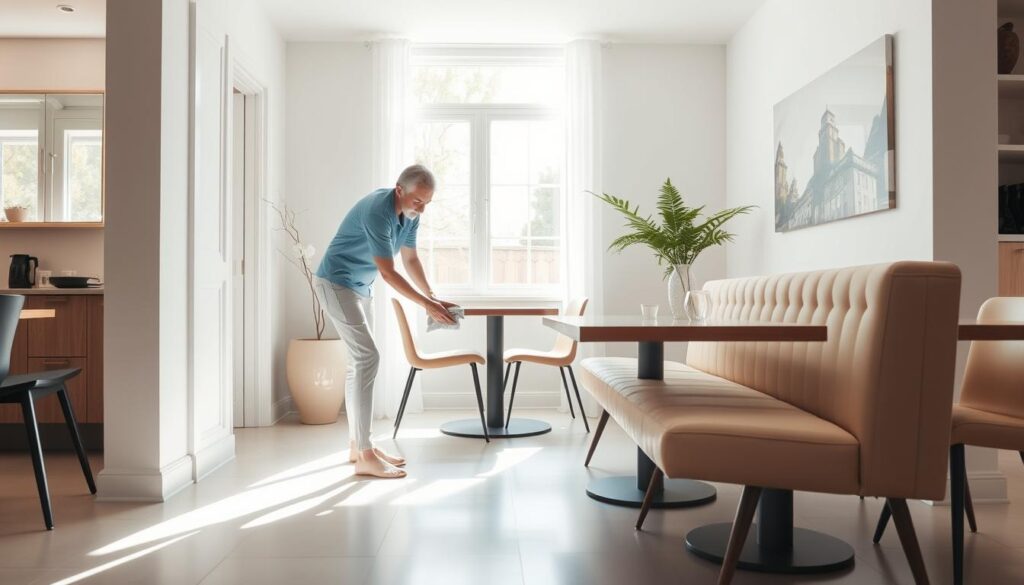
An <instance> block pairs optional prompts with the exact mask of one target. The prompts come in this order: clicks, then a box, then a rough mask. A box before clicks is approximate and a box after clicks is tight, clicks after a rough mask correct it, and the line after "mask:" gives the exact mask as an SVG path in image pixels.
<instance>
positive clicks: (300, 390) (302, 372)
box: [285, 339, 347, 425]
mask: <svg viewBox="0 0 1024 585" xmlns="http://www.w3.org/2000/svg"><path fill="white" fill-rule="evenodd" d="M346 357H347V354H346V350H345V345H344V342H342V341H341V340H340V339H293V340H291V342H290V343H289V344H288V355H287V357H286V358H285V361H286V366H285V370H286V373H287V376H288V389H289V390H291V394H292V401H293V402H294V403H295V410H297V411H299V421H301V422H302V424H307V425H323V424H330V423H333V422H334V421H336V420H338V412H339V411H340V410H341V405H342V403H344V402H345V375H346V371H345V370H346V368H345V364H346Z"/></svg>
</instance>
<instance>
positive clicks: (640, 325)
mask: <svg viewBox="0 0 1024 585" xmlns="http://www.w3.org/2000/svg"><path fill="white" fill-rule="evenodd" d="M544 324H545V325H547V326H548V327H551V328H552V329H554V330H555V331H558V332H559V333H561V334H563V335H565V336H566V337H570V338H572V339H575V340H577V341H655V342H657V341H662V342H665V341H826V340H827V339H828V327H827V326H826V325H801V324H794V323H767V322H756V321H715V320H709V321H705V322H703V323H697V322H692V321H685V320H673V319H672V318H671V317H661V318H658V319H652V320H645V319H642V318H641V317H640V316H639V315H636V316H628V315H627V316H619V315H588V316H583V317H545V318H544Z"/></svg>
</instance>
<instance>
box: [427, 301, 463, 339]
mask: <svg viewBox="0 0 1024 585" xmlns="http://www.w3.org/2000/svg"><path fill="white" fill-rule="evenodd" d="M448 314H449V315H451V316H452V318H453V319H455V322H454V323H452V324H448V323H441V322H440V321H435V320H434V318H433V317H431V316H430V313H427V333H430V332H431V331H434V330H437V329H458V328H459V321H460V320H462V319H463V318H464V317H465V316H466V310H465V309H463V308H462V307H448Z"/></svg>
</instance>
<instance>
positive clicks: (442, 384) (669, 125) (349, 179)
mask: <svg viewBox="0 0 1024 585" xmlns="http://www.w3.org/2000/svg"><path fill="white" fill-rule="evenodd" d="M604 60H605V61H604V63H605V73H604V86H603V91H604V94H605V95H604V98H605V107H604V112H603V113H602V115H601V123H602V124H604V140H605V147H604V153H603V155H604V160H605V163H606V169H605V181H604V184H605V190H606V191H607V192H609V193H614V194H616V195H619V196H623V197H628V198H630V199H631V200H633V201H635V202H636V203H639V204H641V205H642V206H643V208H644V209H646V210H650V211H652V212H653V211H654V202H655V199H656V197H657V194H658V188H659V187H660V185H661V183H662V182H663V181H664V180H665V178H666V177H672V179H673V181H674V182H675V183H676V184H677V185H679V186H680V187H681V188H682V189H683V190H684V193H685V194H686V196H687V201H688V202H690V203H692V204H701V203H708V204H710V206H711V207H712V208H718V207H721V206H722V205H723V204H724V192H725V181H724V173H725V170H724V169H725V159H724V157H725V140H724V132H725V106H724V103H725V102H724V100H725V51H724V48H723V47H720V46H718V47H715V46H680V45H612V46H609V47H608V48H606V49H604ZM287 63H288V66H287V70H288V75H287V77H288V107H287V123H288V134H287V138H286V144H287V189H286V199H287V201H288V204H289V205H291V206H292V207H294V208H295V209H297V210H300V211H302V210H304V211H305V213H304V214H302V215H300V216H299V224H300V225H299V227H300V229H301V230H302V231H303V234H304V235H305V237H306V238H307V239H308V240H309V241H310V242H311V243H313V244H314V245H315V246H316V247H317V250H318V251H319V252H322V251H323V250H324V249H325V247H326V245H327V243H328V242H329V241H330V238H331V237H332V236H333V235H334V232H335V230H336V229H337V227H338V223H339V222H340V221H341V219H342V218H343V217H344V215H345V213H346V212H347V211H348V209H349V208H350V207H351V206H352V204H353V203H354V202H355V201H356V200H358V198H360V197H362V196H363V195H365V194H366V193H368V192H369V191H370V190H372V189H374V188H376V187H378V185H374V184H372V183H371V170H372V158H373V153H372V151H371V144H372V123H371V113H372V101H371V100H372V86H371V83H372V81H371V78H372V68H371V59H370V51H369V50H368V49H367V48H366V47H365V46H364V45H363V44H361V43H360V44H356V43H289V44H288V59H287ZM604 221H605V228H604V232H605V234H606V237H607V238H608V239H609V241H610V240H611V238H614V237H615V236H616V235H618V234H619V233H621V222H620V221H619V220H618V219H617V218H615V217H612V216H611V215H610V214H609V213H607V212H606V213H605V214H604ZM284 245H285V243H284V242H283V241H280V240H279V246H281V247H283V246H284ZM595 253H600V254H605V251H604V250H597V251H595ZM606 262H607V263H606V265H605V266H606V268H605V276H606V279H607V284H606V286H605V291H604V294H605V299H606V303H607V305H606V306H607V307H608V311H609V312H621V313H637V312H638V311H639V303H641V302H654V303H660V304H661V305H662V306H663V307H664V308H665V310H667V301H666V293H665V284H664V282H663V281H662V279H661V272H660V269H659V268H658V267H657V266H656V265H655V263H654V260H653V259H652V257H651V255H650V254H649V253H648V252H646V251H643V250H630V251H628V252H626V253H624V254H622V255H620V256H612V257H606ZM696 270H697V276H698V278H700V279H701V280H706V279H711V278H718V277H721V276H724V274H725V268H724V254H723V253H722V252H721V251H718V252H709V253H708V254H707V255H706V256H705V257H703V258H702V259H701V260H700V261H699V262H698V266H697V268H696ZM281 279H282V286H283V288H284V290H285V291H286V295H285V299H284V300H285V310H284V317H285V320H286V323H287V325H286V328H285V329H284V330H283V331H282V334H283V339H285V340H286V339H290V338H293V337H306V336H309V335H311V334H312V333H313V325H312V320H311V318H310V312H309V303H310V297H309V290H308V288H307V287H306V286H305V283H304V281H303V280H302V278H301V277H300V275H299V274H298V272H297V271H296V270H295V269H294V268H293V267H291V266H288V265H285V266H284V267H283V272H282V275H281ZM328 333H329V334H331V335H332V336H333V330H332V329H331V327H330V326H329V325H328ZM420 340H421V343H422V345H423V347H424V349H426V350H428V351H435V350H443V349H454V348H470V349H474V350H477V351H481V352H483V351H484V349H485V343H486V332H485V323H484V320H483V319H476V318H471V319H467V320H466V321H464V323H463V327H462V330H460V331H459V332H447V331H446V332H435V333H431V334H429V335H425V334H421V335H420ZM505 341H506V347H513V346H520V347H535V348H546V346H550V344H551V343H553V341H554V333H553V332H552V331H550V330H549V329H547V328H545V327H543V326H542V325H541V324H540V319H538V318H511V319H506V322H505ZM618 349H620V350H621V351H622V352H623V353H625V354H628V353H630V352H635V348H633V347H631V346H628V345H627V346H624V347H621V348H618ZM670 351H673V352H676V353H677V354H678V356H677V357H681V355H682V353H681V352H682V349H681V347H680V348H670ZM280 358H281V359H283V355H281V356H280ZM420 379H421V381H422V387H423V395H424V404H425V407H427V408H450V407H460V408H475V402H474V399H473V398H472V394H471V388H472V386H471V384H472V378H471V376H470V374H469V372H468V371H465V368H452V369H449V370H447V371H437V372H427V373H425V374H424V375H422V377H421V378H420ZM282 383H283V382H282ZM561 392H562V389H561V379H560V377H559V375H558V371H557V369H554V368H542V367H538V366H533V367H531V366H529V365H524V367H523V369H522V371H521V375H520V379H519V390H517V393H516V404H518V405H522V406H556V405H558V404H559V403H560V401H561V400H562V399H561V398H560V396H561Z"/></svg>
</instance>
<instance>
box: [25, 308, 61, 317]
mask: <svg viewBox="0 0 1024 585" xmlns="http://www.w3.org/2000/svg"><path fill="white" fill-rule="evenodd" d="M56 316H57V310H56V309H22V310H21V315H20V318H21V319H52V318H54V317H56Z"/></svg>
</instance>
